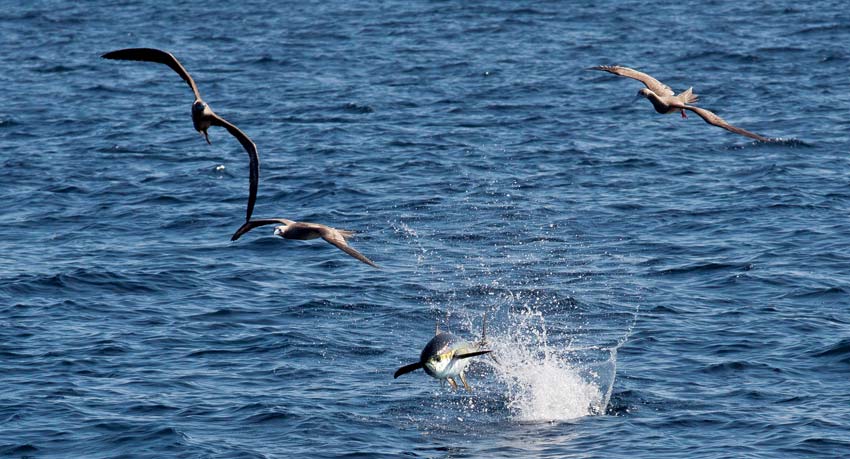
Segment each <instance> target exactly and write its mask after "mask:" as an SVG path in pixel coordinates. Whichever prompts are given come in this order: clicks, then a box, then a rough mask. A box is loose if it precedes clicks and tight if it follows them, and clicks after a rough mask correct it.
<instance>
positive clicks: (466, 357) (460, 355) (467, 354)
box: [454, 349, 493, 359]
mask: <svg viewBox="0 0 850 459" xmlns="http://www.w3.org/2000/svg"><path fill="white" fill-rule="evenodd" d="M491 352H493V350H492V349H491V350H486V351H475V352H467V353H465V354H455V355H454V357H455V358H456V359H468V358H470V357H475V356H476V355H484V354H489V353H491Z"/></svg>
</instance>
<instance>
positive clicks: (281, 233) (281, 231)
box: [274, 226, 283, 237]
mask: <svg viewBox="0 0 850 459" xmlns="http://www.w3.org/2000/svg"><path fill="white" fill-rule="evenodd" d="M274 235H275V236H280V237H283V230H282V229H280V227H279V226H278V227H277V228H275V229H274Z"/></svg>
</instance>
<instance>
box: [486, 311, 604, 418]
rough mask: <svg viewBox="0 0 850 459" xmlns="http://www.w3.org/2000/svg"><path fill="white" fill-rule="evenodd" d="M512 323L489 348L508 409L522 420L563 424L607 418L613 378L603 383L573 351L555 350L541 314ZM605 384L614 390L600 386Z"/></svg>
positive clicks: (520, 317)
mask: <svg viewBox="0 0 850 459" xmlns="http://www.w3.org/2000/svg"><path fill="white" fill-rule="evenodd" d="M511 322H512V323H511V324H510V326H509V327H507V330H509V331H508V332H506V333H497V334H495V335H493V336H492V337H491V338H490V339H489V347H490V348H492V349H493V355H494V356H496V358H497V359H498V363H494V364H493V365H492V367H493V370H494V374H495V375H496V378H497V379H498V381H499V382H500V383H501V384H502V385H504V386H505V390H506V393H505V396H506V398H507V400H508V402H507V405H508V409H509V410H510V411H511V412H512V414H513V416H514V418H515V419H516V420H519V421H525V422H550V421H563V420H569V419H576V418H580V417H584V416H589V415H593V414H599V413H604V411H605V406H606V405H607V402H608V400H607V398H608V397H609V396H610V387H611V386H612V385H613V372H612V373H611V375H610V378H607V377H600V375H599V374H598V373H597V372H595V371H593V370H591V369H589V368H587V367H583V366H582V365H583V364H581V363H580V362H575V361H574V360H572V359H571V357H570V355H571V352H569V349H558V348H557V347H556V346H553V345H550V343H549V339H548V335H547V331H546V326H545V321H544V318H543V315H542V314H541V313H540V312H538V311H532V310H528V311H525V312H522V313H519V314H515V315H512V318H511ZM615 355H616V354H615V353H612V354H611V357H612V359H613V358H614V356H615ZM606 373H607V372H606ZM603 380H610V384H609V383H608V381H605V382H604V383H602V384H600V382H602V381H603Z"/></svg>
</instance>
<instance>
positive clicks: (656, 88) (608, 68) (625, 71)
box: [590, 65, 675, 97]
mask: <svg viewBox="0 0 850 459" xmlns="http://www.w3.org/2000/svg"><path fill="white" fill-rule="evenodd" d="M590 69H591V70H602V71H605V72H609V73H613V74H614V75H620V76H624V77H626V78H632V79H635V80H638V81H640V82H641V83H643V84H644V85H646V87H647V88H649V90H650V91H652V92H654V93H655V94H658V95H659V96H662V97H663V96H672V95H674V94H675V93H674V92H673V90H672V89H671V88H670V86H667V85H666V84H664V83H662V82H660V81H658V80H656V79H655V78H653V77H651V76H649V75H647V74H645V73H643V72H638V71H637V70H635V69H630V68H628V67H620V66H619V65H598V66H596V67H591V68H590Z"/></svg>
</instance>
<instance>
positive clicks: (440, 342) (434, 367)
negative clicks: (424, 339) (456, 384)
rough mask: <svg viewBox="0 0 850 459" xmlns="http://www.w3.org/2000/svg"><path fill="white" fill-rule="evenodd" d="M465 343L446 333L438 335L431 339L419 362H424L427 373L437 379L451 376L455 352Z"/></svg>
mask: <svg viewBox="0 0 850 459" xmlns="http://www.w3.org/2000/svg"><path fill="white" fill-rule="evenodd" d="M463 343H464V341H463V340H461V339H459V338H457V337H456V336H454V335H452V334H451V333H446V332H443V333H438V334H437V335H436V336H434V337H433V338H431V341H428V344H426V345H425V348H424V349H422V353H421V354H420V355H419V361H420V362H422V368H423V369H424V370H425V373H428V374H429V375H431V376H433V377H435V378H445V377H446V376H451V375H452V374H451V373H452V369H453V367H454V364H453V362H454V356H455V352H456V351H457V350H458V348H459V347H461V346H462V344H463Z"/></svg>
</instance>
